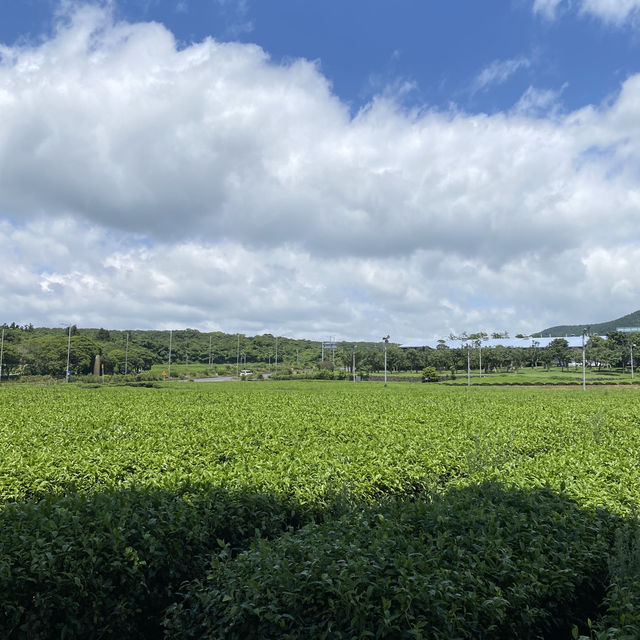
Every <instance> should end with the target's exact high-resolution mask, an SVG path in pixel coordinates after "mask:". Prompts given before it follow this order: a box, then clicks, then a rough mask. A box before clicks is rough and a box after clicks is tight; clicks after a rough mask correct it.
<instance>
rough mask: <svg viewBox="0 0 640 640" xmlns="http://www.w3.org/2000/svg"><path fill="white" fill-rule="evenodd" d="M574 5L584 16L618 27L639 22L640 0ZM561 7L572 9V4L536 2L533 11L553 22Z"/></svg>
mask: <svg viewBox="0 0 640 640" xmlns="http://www.w3.org/2000/svg"><path fill="white" fill-rule="evenodd" d="M573 4H574V5H575V6H577V7H578V10H579V12H580V13H582V14H583V15H589V16H592V17H595V18H598V19H600V20H602V21H603V22H605V23H608V24H613V25H616V26H621V25H623V24H624V23H626V22H628V21H629V20H632V21H634V22H637V19H638V15H639V13H640V0H579V1H578V2H577V3H573ZM561 6H565V7H566V8H570V7H571V6H572V3H571V2H570V1H569V0H534V3H533V11H534V13H537V14H540V15H542V16H543V17H545V18H547V19H549V20H553V19H554V18H556V17H557V15H558V11H559V9H560V7H561Z"/></svg>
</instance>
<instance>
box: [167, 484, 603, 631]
mask: <svg viewBox="0 0 640 640" xmlns="http://www.w3.org/2000/svg"><path fill="white" fill-rule="evenodd" d="M534 523H535V524H534ZM604 524H606V519H605V518H604V517H600V516H599V515H598V514H597V513H595V512H585V511H582V510H581V509H580V508H579V507H578V506H577V505H576V504H575V503H573V502H571V501H570V500H568V499H565V498H562V497H559V496H557V495H556V494H554V493H552V492H551V491H548V490H540V491H533V492H525V491H518V490H510V489H508V490H505V489H503V488H501V487H499V486H496V485H486V486H479V487H471V488H467V489H461V490H454V491H451V492H449V494H447V495H445V496H444V497H439V496H433V497H432V498H431V499H416V500H413V501H389V502H387V503H383V504H379V505H377V506H375V507H373V508H366V509H363V510H362V511H360V512H355V513H351V514H349V515H347V516H343V517H341V518H338V519H337V520H335V521H332V522H331V521H330V522H327V523H324V524H322V525H307V526H305V527H303V528H302V529H301V530H299V531H297V532H295V533H286V534H284V535H283V536H281V537H280V538H277V539H275V540H272V541H259V542H256V544H255V545H254V546H253V547H252V548H251V549H250V550H249V551H246V552H244V553H241V554H240V555H239V556H237V557H236V558H232V557H230V556H227V557H224V558H219V557H216V558H214V559H213V561H212V567H211V570H210V572H209V574H208V575H207V578H206V580H196V581H194V582H192V583H191V584H190V585H189V587H188V589H187V590H186V593H185V598H184V600H183V601H182V602H181V603H178V604H175V605H172V606H171V607H170V608H169V610H168V613H167V616H166V618H165V622H164V624H165V628H166V631H167V634H168V636H169V637H171V638H176V639H183V638H222V637H224V638H229V639H232V638H234V639H240V638H280V637H282V638H303V637H304V638H327V637H333V638H364V637H377V638H411V637H414V638H415V637H428V638H434V639H439V640H445V639H446V640H448V639H450V638H493V639H495V640H499V639H505V640H506V639H509V640H511V639H512V638H533V637H551V636H552V635H553V637H555V635H554V634H555V633H560V632H564V635H563V636H561V635H558V637H568V635H569V632H570V629H571V624H572V623H573V622H574V620H576V619H583V618H582V616H583V614H584V609H583V608H584V607H585V606H586V607H589V606H592V607H593V605H594V602H599V601H600V598H601V597H602V590H603V588H602V584H601V581H600V580H601V576H602V575H603V573H604V570H605V567H606V550H607V546H608V543H607V539H606V536H605V535H603V532H604V531H606V527H605V526H604ZM586 610H587V611H588V610H589V609H586Z"/></svg>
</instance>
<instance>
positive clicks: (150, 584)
mask: <svg viewBox="0 0 640 640" xmlns="http://www.w3.org/2000/svg"><path fill="white" fill-rule="evenodd" d="M303 517H306V516H304V515H303V512H302V510H301V509H300V508H299V507H296V506H293V505H292V504H290V503H286V502H284V501H282V500H278V499H275V498H273V497H271V496H267V495H261V494H251V493H243V492H237V493H235V494H234V493H230V492H226V491H224V490H221V489H209V488H206V487H193V488H188V489H184V490H181V491H175V492H169V491H165V490H161V489H157V490H156V489H154V490H143V489H140V490H138V489H135V490H133V489H132V490H123V491H112V492H105V493H100V494H96V495H78V494H73V495H69V496H50V497H47V498H44V499H41V500H39V501H37V500H32V501H26V502H22V503H12V504H7V505H4V507H3V509H2V511H1V512H0V592H1V593H2V594H3V596H2V608H1V609H0V636H1V637H3V638H10V637H11V638H29V639H34V640H40V639H42V640H44V639H47V638H63V637H67V638H114V639H116V638H117V639H120V638H154V639H155V638H158V637H160V636H161V631H160V620H161V618H162V614H163V611H164V610H165V608H166V607H167V606H168V605H169V604H170V603H171V602H173V601H174V600H175V598H176V592H177V590H178V588H179V586H180V585H181V583H183V582H184V581H185V580H190V579H193V577H194V576H198V575H204V572H205V570H206V566H207V559H208V558H210V557H211V554H212V553H216V552H221V551H225V552H227V551H234V552H236V551H237V550H238V549H239V548H242V547H243V546H247V545H248V540H249V539H251V538H252V537H254V536H255V535H263V536H272V535H275V534H279V533H281V532H282V531H284V530H286V529H287V527H289V526H291V525H295V526H299V524H300V521H301V519H302V518H303Z"/></svg>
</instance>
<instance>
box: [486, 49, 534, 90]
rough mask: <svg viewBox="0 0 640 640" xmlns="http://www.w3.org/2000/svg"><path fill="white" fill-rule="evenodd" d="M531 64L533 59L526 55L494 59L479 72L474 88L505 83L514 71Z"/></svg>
mask: <svg viewBox="0 0 640 640" xmlns="http://www.w3.org/2000/svg"><path fill="white" fill-rule="evenodd" d="M530 66H531V61H530V60H529V59H528V58H524V57H520V58H511V59H509V60H494V61H493V62H492V63H491V64H489V65H487V66H486V67H485V68H484V69H482V71H481V72H480V73H479V74H478V77H477V78H476V80H475V82H474V89H475V90H476V91H482V90H484V89H486V88H487V87H489V86H491V85H495V84H504V83H505V82H506V81H507V80H508V79H509V78H510V77H511V76H512V75H513V74H514V73H516V72H517V71H519V70H520V69H526V68H528V67H530Z"/></svg>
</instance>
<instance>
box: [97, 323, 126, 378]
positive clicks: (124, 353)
mask: <svg viewBox="0 0 640 640" xmlns="http://www.w3.org/2000/svg"><path fill="white" fill-rule="evenodd" d="M128 364H129V334H128V333H127V344H126V346H125V348H124V375H125V376H126V375H127V365H128ZM102 378H103V380H104V375H103V376H102Z"/></svg>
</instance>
